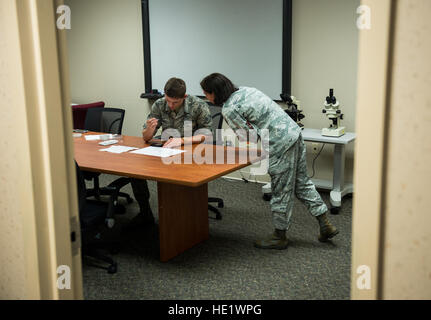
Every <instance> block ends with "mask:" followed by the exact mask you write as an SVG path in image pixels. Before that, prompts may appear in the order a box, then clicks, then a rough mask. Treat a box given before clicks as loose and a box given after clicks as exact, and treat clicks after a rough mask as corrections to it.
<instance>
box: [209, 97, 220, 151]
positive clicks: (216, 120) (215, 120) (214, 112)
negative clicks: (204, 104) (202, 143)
mask: <svg viewBox="0 0 431 320" xmlns="http://www.w3.org/2000/svg"><path fill="white" fill-rule="evenodd" d="M209 109H210V112H211V118H212V131H213V135H215V136H214V139H213V144H220V145H222V144H223V136H222V133H221V131H217V129H221V128H222V126H223V115H222V113H221V109H222V107H220V106H215V105H212V104H209Z"/></svg>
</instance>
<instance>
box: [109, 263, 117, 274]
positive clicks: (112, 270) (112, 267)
mask: <svg viewBox="0 0 431 320" xmlns="http://www.w3.org/2000/svg"><path fill="white" fill-rule="evenodd" d="M108 273H109V274H113V273H117V264H111V265H110V266H109V267H108Z"/></svg>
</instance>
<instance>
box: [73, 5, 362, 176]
mask: <svg viewBox="0 0 431 320" xmlns="http://www.w3.org/2000/svg"><path fill="white" fill-rule="evenodd" d="M140 3H141V2H140V1H139V0H127V1H124V0H103V1H102V0H91V1H85V0H67V1H66V4H68V5H69V6H70V7H71V11H72V29H71V30H69V31H68V44H69V59H70V74H71V93H72V100H73V102H76V103H85V102H90V101H95V100H103V101H105V102H106V103H107V105H108V106H119V107H124V108H125V109H126V119H125V122H124V131H123V132H124V134H128V135H136V136H139V135H140V134H141V126H142V124H143V122H144V121H145V119H146V116H147V114H148V112H149V104H148V102H147V100H143V99H140V98H139V95H140V93H142V92H143V91H144V64H143V46H142V25H141V9H140ZM358 6H359V0H319V1H315V0H294V1H293V53H292V66H293V70H292V94H293V95H295V96H297V97H298V98H299V99H300V100H301V103H302V108H303V110H304V114H305V116H306V118H305V119H304V120H303V123H304V124H305V125H306V126H307V127H311V128H319V129H320V128H322V127H325V126H328V125H329V123H330V122H329V121H328V119H327V118H326V117H325V116H324V115H323V114H322V112H321V110H322V108H323V101H324V99H325V97H326V96H327V95H328V93H329V88H334V89H335V96H336V97H337V98H338V99H339V100H340V102H341V109H342V111H343V113H344V114H345V120H344V121H343V122H342V123H343V125H345V126H346V127H347V131H354V129H355V128H354V119H355V101H356V75H357V70H356V69H357V49H358V30H357V29H356V18H357V15H356V8H357V7H358ZM237 85H242V84H241V83H238V84H237ZM353 149H354V147H353V144H351V145H349V146H348V147H347V150H346V156H347V159H346V172H345V179H346V180H347V181H352V180H353V178H352V177H353ZM332 152H333V147H332V146H330V145H328V146H326V147H325V149H324V151H323V152H322V154H321V155H320V157H319V159H318V160H317V161H316V164H315V169H316V175H315V178H320V179H329V180H331V179H332ZM312 157H313V155H312V154H311V150H309V153H308V162H309V163H308V166H309V172H310V173H311V159H312ZM243 172H244V176H245V177H246V178H248V177H249V175H248V172H249V168H246V169H244V170H243ZM233 176H237V177H238V176H239V175H238V173H236V174H233ZM262 178H263V180H265V177H260V179H261V180H262ZM267 178H268V177H266V179H267Z"/></svg>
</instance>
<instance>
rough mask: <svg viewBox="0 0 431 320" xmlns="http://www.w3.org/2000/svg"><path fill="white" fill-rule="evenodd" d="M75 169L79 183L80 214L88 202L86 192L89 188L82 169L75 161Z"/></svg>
mask: <svg viewBox="0 0 431 320" xmlns="http://www.w3.org/2000/svg"><path fill="white" fill-rule="evenodd" d="M75 169H76V184H77V185H78V206H79V215H80V216H81V213H82V212H83V209H84V207H85V203H86V194H87V189H86V187H85V180H84V175H83V174H82V171H81V169H80V168H79V166H78V164H77V163H76V161H75Z"/></svg>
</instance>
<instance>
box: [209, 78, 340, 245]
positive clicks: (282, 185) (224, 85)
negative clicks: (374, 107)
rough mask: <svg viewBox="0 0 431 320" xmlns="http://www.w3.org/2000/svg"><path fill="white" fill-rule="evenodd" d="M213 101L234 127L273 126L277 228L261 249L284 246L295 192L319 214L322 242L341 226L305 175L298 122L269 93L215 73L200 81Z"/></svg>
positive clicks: (273, 205) (271, 155)
mask: <svg viewBox="0 0 431 320" xmlns="http://www.w3.org/2000/svg"><path fill="white" fill-rule="evenodd" d="M201 87H202V90H203V91H204V94H205V96H206V97H207V99H208V100H209V101H211V102H212V103H214V104H216V105H223V108H222V114H223V117H224V119H225V120H226V122H227V124H228V125H229V126H230V127H231V128H232V129H233V130H247V131H250V130H253V131H254V132H255V133H257V134H258V135H259V136H261V133H262V130H265V129H266V130H268V131H269V150H268V151H269V168H268V173H269V175H270V177H271V189H272V198H271V211H272V221H273V225H274V228H275V231H274V233H273V234H271V235H270V236H269V237H267V238H265V239H262V240H258V241H256V242H255V246H256V247H257V248H262V249H286V248H287V243H288V241H287V238H286V231H287V230H288V229H289V226H290V218H291V215H292V208H293V200H294V199H293V197H294V195H296V197H297V198H298V199H300V200H301V201H302V202H303V203H304V204H305V205H306V206H307V208H308V210H309V212H310V213H311V214H312V215H313V216H314V217H316V218H317V220H318V222H319V226H320V235H319V237H318V239H319V241H322V242H324V241H327V240H328V239H331V238H332V237H334V236H335V235H336V234H338V230H337V229H336V228H335V227H334V226H333V225H331V223H330V222H329V220H328V218H327V216H326V212H327V211H328V208H327V207H326V205H325V203H324V202H323V201H322V198H321V197H320V195H319V193H318V192H317V191H316V188H315V186H314V184H313V182H312V181H311V179H310V178H309V177H308V175H307V163H306V148H305V145H304V141H303V139H302V135H301V129H300V128H299V126H298V125H297V124H296V123H295V122H294V121H293V120H292V119H291V118H290V117H289V115H288V114H287V113H285V112H284V111H283V109H281V108H280V106H278V105H277V104H276V103H275V102H274V101H273V100H272V99H271V98H269V97H268V96H266V95H264V94H263V93H262V92H260V91H259V90H257V89H255V88H248V87H240V88H236V87H235V86H234V85H233V84H232V82H231V81H230V80H229V79H228V78H226V77H225V76H224V75H222V74H219V73H213V74H211V75H209V76H207V77H205V78H204V79H203V80H202V81H201Z"/></svg>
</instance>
